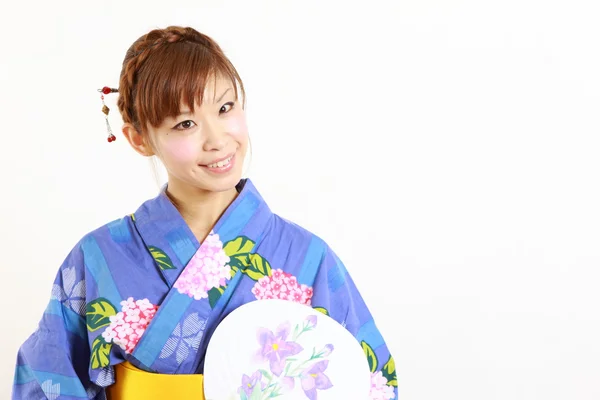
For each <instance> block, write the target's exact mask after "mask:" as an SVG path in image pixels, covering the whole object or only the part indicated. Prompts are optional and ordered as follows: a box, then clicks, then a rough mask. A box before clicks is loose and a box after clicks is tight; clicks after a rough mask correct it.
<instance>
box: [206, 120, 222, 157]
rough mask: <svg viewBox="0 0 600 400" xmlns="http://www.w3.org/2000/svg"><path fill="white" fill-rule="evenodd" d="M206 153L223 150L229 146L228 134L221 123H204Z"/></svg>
mask: <svg viewBox="0 0 600 400" xmlns="http://www.w3.org/2000/svg"><path fill="white" fill-rule="evenodd" d="M203 136H204V143H203V145H202V149H203V150H204V151H219V150H223V149H224V148H225V146H226V145H227V133H226V132H225V128H224V127H223V126H222V124H220V123H219V121H215V120H209V121H205V122H204V135H203Z"/></svg>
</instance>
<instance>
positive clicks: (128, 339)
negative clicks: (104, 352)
mask: <svg viewBox="0 0 600 400" xmlns="http://www.w3.org/2000/svg"><path fill="white" fill-rule="evenodd" d="M157 309H158V307H157V306H155V305H154V304H152V303H150V302H149V301H148V299H143V300H137V301H134V300H133V297H130V298H128V299H127V300H125V301H122V302H121V311H120V312H118V313H117V314H116V315H113V316H111V317H110V325H109V326H107V327H106V329H105V330H104V332H102V337H103V338H104V340H105V341H106V342H107V343H111V342H112V343H115V344H116V345H118V346H119V347H120V348H122V349H123V350H125V352H126V353H127V354H130V353H132V352H133V349H135V346H136V345H137V344H138V342H139V341H140V337H141V336H142V335H143V334H144V332H145V331H146V328H147V327H148V324H150V321H152V318H154V315H155V314H156V310H157Z"/></svg>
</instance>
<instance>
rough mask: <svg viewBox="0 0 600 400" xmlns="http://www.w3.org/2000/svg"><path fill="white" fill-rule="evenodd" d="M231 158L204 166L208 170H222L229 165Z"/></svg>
mask: <svg viewBox="0 0 600 400" xmlns="http://www.w3.org/2000/svg"><path fill="white" fill-rule="evenodd" d="M232 158H233V155H231V156H228V157H227V158H222V159H220V160H218V161H215V162H213V163H211V164H206V166H207V167H208V168H224V167H226V166H227V165H229V163H230V162H231V159H232Z"/></svg>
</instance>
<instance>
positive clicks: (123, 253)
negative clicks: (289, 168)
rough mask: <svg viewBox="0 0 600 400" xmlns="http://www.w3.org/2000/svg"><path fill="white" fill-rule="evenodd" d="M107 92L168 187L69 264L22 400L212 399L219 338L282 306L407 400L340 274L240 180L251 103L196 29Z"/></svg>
mask: <svg viewBox="0 0 600 400" xmlns="http://www.w3.org/2000/svg"><path fill="white" fill-rule="evenodd" d="M104 92H105V94H108V93H110V92H118V96H119V98H118V107H119V111H120V113H121V115H122V117H123V120H124V126H123V129H122V131H123V134H124V136H125V138H126V139H127V141H128V142H129V144H130V145H131V147H132V148H133V149H135V150H136V151H137V152H138V153H139V154H141V155H143V156H146V157H147V156H157V157H158V158H159V159H160V160H161V161H162V163H163V164H164V166H165V167H166V170H167V172H168V183H167V185H165V187H164V188H163V190H162V191H161V192H160V193H159V194H158V196H157V197H156V198H154V199H151V200H148V201H146V202H145V203H143V204H142V205H141V206H140V207H139V209H138V210H137V211H135V212H134V213H133V214H131V215H128V216H126V217H123V218H121V219H118V220H116V221H113V222H110V223H108V224H106V225H105V226H103V227H101V228H99V229H97V230H94V231H93V232H90V233H89V234H87V235H85V236H84V237H83V238H82V239H81V240H80V241H79V243H77V244H76V245H75V247H74V248H73V249H72V250H71V252H70V253H69V254H68V256H67V257H66V259H65V261H64V263H63V264H62V265H61V267H60V269H59V271H58V274H57V276H56V280H55V282H54V285H53V288H52V296H51V300H50V302H49V304H48V307H47V308H46V310H45V312H44V314H43V317H42V319H41V321H40V324H39V327H38V329H37V330H36V331H35V332H34V333H33V334H32V335H31V336H30V337H29V338H28V339H27V340H26V341H25V343H24V344H23V345H22V346H21V348H20V349H19V353H18V359H17V366H16V374H15V383H14V388H13V399H36V400H37V399H46V398H47V399H104V398H105V397H106V396H108V397H109V398H112V399H124V400H131V399H134V398H135V399H138V398H146V397H144V396H142V395H140V393H141V392H142V389H141V388H145V389H144V390H149V391H150V392H151V393H154V394H157V393H159V392H161V391H162V392H163V394H157V397H156V398H197V399H202V398H203V394H202V380H201V379H202V373H203V369H204V355H205V352H206V347H207V344H208V341H209V340H210V338H211V335H212V333H213V332H214V330H215V328H216V326H217V325H218V324H219V322H220V321H221V320H222V319H223V318H224V317H225V316H226V315H227V314H228V313H230V312H231V311H232V310H234V309H236V308H237V307H239V306H240V305H243V304H245V303H248V302H251V301H255V300H257V299H258V300H261V299H271V298H276V299H285V300H289V301H294V302H299V303H302V304H305V305H307V306H311V307H313V308H317V309H318V310H319V311H321V312H323V313H325V314H327V315H329V316H330V317H332V318H333V319H335V320H336V321H338V322H339V323H340V324H341V325H342V326H344V327H345V328H346V329H347V330H348V331H350V332H351V333H352V334H353V335H354V336H355V337H356V339H357V341H358V342H359V343H360V344H361V345H362V346H363V349H364V350H365V354H366V356H367V358H368V359H369V365H370V367H371V373H372V390H371V398H372V399H392V398H396V395H397V387H396V386H397V384H396V373H395V367H394V362H393V358H392V357H391V355H390V353H389V351H388V348H387V346H386V344H385V342H384V340H383V338H382V336H381V334H380V333H379V331H378V329H377V328H376V325H375V323H374V321H373V318H372V316H371V314H370V313H369V310H368V309H367V306H366V305H365V303H364V301H363V299H362V298H361V296H360V294H359V292H358V291H357V289H356V286H355V285H354V283H353V281H352V279H351V278H350V276H349V275H348V272H347V270H346V269H345V268H344V265H343V264H342V262H341V261H340V260H339V258H338V257H337V256H336V255H335V253H334V252H333V251H332V250H331V249H330V248H329V247H328V245H327V244H326V243H325V242H324V241H323V240H321V239H320V238H319V237H317V236H315V235H314V234H312V233H310V232H308V231H306V230H305V229H303V228H301V227H299V226H297V225H295V224H293V223H291V222H289V221H287V220H285V219H283V218H281V217H279V216H278V215H276V214H274V213H273V212H271V210H270V209H269V207H268V205H267V203H266V202H265V201H264V200H263V198H262V197H261V195H260V193H259V192H258V190H257V189H256V188H255V186H254V185H253V184H252V182H251V181H250V180H246V179H242V178H241V175H242V166H243V163H244V158H245V156H246V153H247V149H248V130H247V127H246V120H245V116H244V107H243V103H244V87H243V84H242V81H241V79H240V77H239V76H238V73H237V72H236V69H235V68H234V67H233V65H232V64H231V62H230V61H229V60H228V59H227V57H225V55H224V54H223V52H222V50H221V49H220V48H219V46H218V45H217V44H216V43H215V42H214V41H213V40H212V39H210V38H209V37H207V36H205V35H203V34H201V33H199V32H197V31H196V30H194V29H192V28H184V27H175V26H172V27H168V28H166V29H157V30H153V31H151V32H149V33H147V34H145V35H143V36H142V37H140V38H139V39H138V40H137V41H135V42H134V43H133V45H132V46H131V47H130V48H129V50H128V51H127V54H126V56H125V60H124V62H123V66H122V71H121V77H120V82H119V87H118V89H109V88H104ZM104 111H105V113H108V110H107V109H105V110H104ZM109 132H110V131H109ZM114 139H115V138H114V136H113V135H112V133H109V141H113V140H114ZM240 334H243V332H240Z"/></svg>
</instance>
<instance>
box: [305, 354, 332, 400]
mask: <svg viewBox="0 0 600 400" xmlns="http://www.w3.org/2000/svg"><path fill="white" fill-rule="evenodd" d="M328 364H329V361H328V360H323V361H319V362H317V363H315V364H314V365H313V366H312V367H310V368H307V369H305V370H304V371H303V372H302V374H301V375H300V383H301V384H302V389H303V390H304V393H305V394H306V397H308V398H309V399H310V400H316V399H317V389H318V390H326V389H329V388H331V387H333V384H332V383H331V381H330V380H329V378H328V377H327V375H325V374H324V373H323V371H325V370H326V369H327V365H328Z"/></svg>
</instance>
